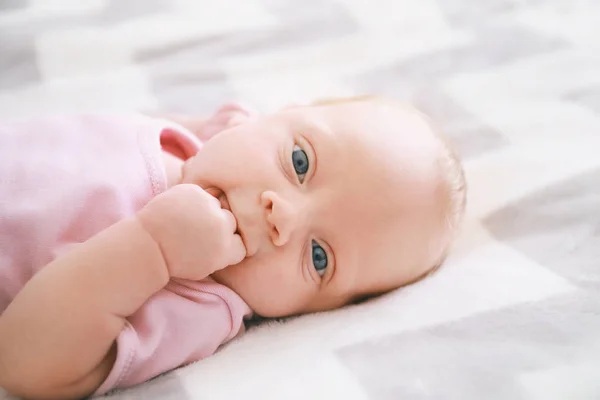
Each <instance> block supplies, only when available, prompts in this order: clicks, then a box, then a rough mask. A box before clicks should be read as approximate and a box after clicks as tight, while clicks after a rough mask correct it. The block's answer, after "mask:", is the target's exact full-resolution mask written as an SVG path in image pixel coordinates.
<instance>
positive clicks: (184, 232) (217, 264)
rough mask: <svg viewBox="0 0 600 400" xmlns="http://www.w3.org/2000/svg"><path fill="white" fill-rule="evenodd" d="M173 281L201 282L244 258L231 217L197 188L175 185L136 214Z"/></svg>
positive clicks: (213, 199) (229, 213)
mask: <svg viewBox="0 0 600 400" xmlns="http://www.w3.org/2000/svg"><path fill="white" fill-rule="evenodd" d="M138 218H139V220H140V221H141V223H142V225H143V226H144V228H145V229H146V230H147V231H148V233H149V234H150V235H151V236H152V238H153V239H154V240H155V241H156V242H157V243H158V245H159V246H160V248H161V250H162V253H163V257H164V258H165V262H166V264H167V268H168V269H169V273H170V275H171V277H173V278H181V279H189V280H201V279H204V278H206V277H207V276H208V275H210V274H212V273H213V272H215V271H217V270H220V269H223V268H225V267H227V266H229V265H234V264H238V263H239V262H241V261H242V260H243V259H244V257H245V256H246V249H245V247H244V244H243V242H242V239H241V237H240V235H238V234H237V233H236V229H237V223H236V220H235V217H234V216H233V214H232V213H231V212H229V211H228V210H224V209H222V208H221V204H220V202H219V200H217V199H216V198H214V197H213V196H211V195H210V194H208V193H207V192H205V191H204V190H202V188H200V187H199V186H197V185H192V184H181V185H175V186H173V187H172V188H170V189H168V190H167V191H165V192H164V193H162V194H160V195H158V196H156V197H155V198H154V199H152V200H151V201H150V202H149V203H148V204H147V205H146V206H145V207H144V208H143V209H142V210H141V211H140V212H139V213H138Z"/></svg>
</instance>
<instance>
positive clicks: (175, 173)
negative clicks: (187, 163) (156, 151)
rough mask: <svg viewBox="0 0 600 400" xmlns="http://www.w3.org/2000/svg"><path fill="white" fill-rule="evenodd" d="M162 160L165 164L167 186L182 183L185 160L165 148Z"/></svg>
mask: <svg viewBox="0 0 600 400" xmlns="http://www.w3.org/2000/svg"><path fill="white" fill-rule="evenodd" d="M162 160H163V164H164V166H165V175H166V176H167V187H168V188H170V187H171V186H175V185H177V184H178V183H180V182H181V168H182V167H183V160H182V159H181V158H179V157H176V156H174V155H173V154H171V153H169V152H168V151H165V150H163V151H162Z"/></svg>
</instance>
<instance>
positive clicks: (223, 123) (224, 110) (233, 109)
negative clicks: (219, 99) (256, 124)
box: [199, 103, 254, 141]
mask: <svg viewBox="0 0 600 400" xmlns="http://www.w3.org/2000/svg"><path fill="white" fill-rule="evenodd" d="M253 114H254V113H253V112H252V111H250V110H248V109H247V108H245V107H243V106H241V105H240V104H238V103H225V104H223V105H222V106H221V107H220V108H219V109H218V110H217V111H216V112H215V113H214V114H213V115H212V116H211V117H210V118H208V119H207V120H206V122H205V123H204V125H203V126H202V132H201V134H200V135H199V137H200V139H201V140H204V141H206V140H208V139H210V138H212V137H213V136H215V135H216V134H218V133H219V132H221V131H224V130H225V129H228V128H231V127H233V126H236V125H239V124H241V123H244V122H245V121H247V120H249V119H250V118H252V116H253Z"/></svg>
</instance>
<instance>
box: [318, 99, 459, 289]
mask: <svg viewBox="0 0 600 400" xmlns="http://www.w3.org/2000/svg"><path fill="white" fill-rule="evenodd" d="M354 102H356V103H360V102H376V103H380V104H386V105H388V106H392V107H399V108H402V109H403V110H404V111H406V110H409V111H411V112H414V113H416V114H418V115H419V116H420V117H421V119H422V120H423V121H424V122H425V123H426V124H427V125H428V127H429V128H430V130H431V132H432V133H433V134H434V135H435V138H436V139H437V140H438V141H439V142H438V143H439V144H440V149H441V151H440V155H439V157H438V159H437V163H438V167H439V171H438V172H439V173H440V175H441V182H440V184H441V185H440V189H441V190H440V191H441V198H442V207H443V209H442V210H441V211H442V212H441V214H442V220H441V221H440V223H441V228H442V234H441V237H440V238H439V242H438V243H439V244H438V245H437V246H436V247H437V249H438V250H437V254H438V257H437V258H436V259H435V262H434V263H433V265H432V266H431V268H430V269H429V270H428V272H426V273H425V274H423V275H422V276H419V277H418V278H417V279H415V280H414V281H413V282H410V283H414V282H416V281H418V280H421V279H422V278H424V277H426V276H429V275H431V274H432V273H434V272H435V271H437V270H438V269H439V267H440V266H441V265H442V264H443V262H444V261H445V260H446V258H447V257H448V253H449V252H450V248H451V246H452V244H453V242H454V240H455V239H456V238H457V236H458V233H459V230H460V227H461V225H462V221H463V219H464V215H465V209H466V205H467V181H466V178H465V172H464V169H463V166H462V163H461V161H460V158H459V156H458V154H457V152H456V151H455V150H454V148H453V146H452V145H451V143H450V141H449V140H448V138H447V137H446V135H444V134H443V133H442V130H441V129H440V128H439V127H437V126H436V125H435V123H434V122H433V121H432V119H431V118H430V117H429V116H427V115H426V114H425V113H423V112H422V111H420V110H418V109H416V108H415V107H414V106H412V105H409V104H406V103H402V102H400V101H396V100H393V99H389V98H386V97H380V96H373V95H365V96H356V97H342V98H328V99H321V100H317V101H315V102H312V103H311V104H310V105H312V106H327V105H335V104H343V103H354Z"/></svg>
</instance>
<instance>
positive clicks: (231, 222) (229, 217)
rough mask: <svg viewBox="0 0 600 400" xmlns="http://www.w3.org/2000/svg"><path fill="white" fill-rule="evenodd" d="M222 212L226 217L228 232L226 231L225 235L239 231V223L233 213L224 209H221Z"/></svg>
mask: <svg viewBox="0 0 600 400" xmlns="http://www.w3.org/2000/svg"><path fill="white" fill-rule="evenodd" d="M221 212H222V213H223V215H224V216H225V223H226V224H227V230H226V231H225V234H231V233H233V232H235V231H237V221H236V219H235V216H234V215H233V213H232V212H231V211H229V210H226V209H224V208H222V209H221Z"/></svg>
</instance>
